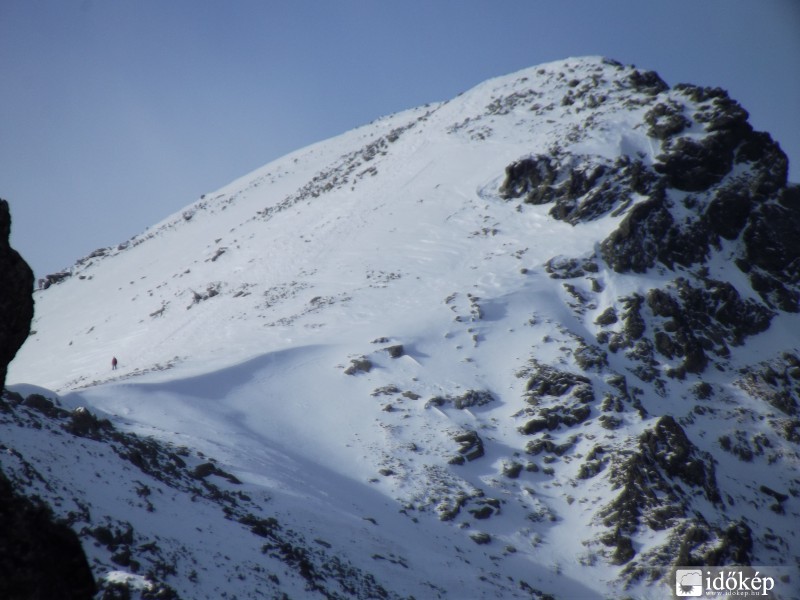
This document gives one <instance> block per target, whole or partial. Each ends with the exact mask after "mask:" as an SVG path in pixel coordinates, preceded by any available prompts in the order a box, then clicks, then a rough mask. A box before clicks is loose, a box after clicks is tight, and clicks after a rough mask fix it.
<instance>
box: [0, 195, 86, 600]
mask: <svg viewBox="0 0 800 600" xmlns="http://www.w3.org/2000/svg"><path fill="white" fill-rule="evenodd" d="M10 233H11V215H10V212H9V208H8V202H6V201H5V200H0V276H2V284H0V391H2V389H3V386H4V384H5V377H6V370H7V368H8V363H10V362H11V360H12V359H13V358H14V355H15V354H16V353H17V350H19V348H20V346H22V343H23V342H24V341H25V339H26V338H27V337H28V334H29V333H30V327H31V320H32V319H33V272H32V271H31V269H30V267H29V266H28V264H27V263H26V262H25V261H24V260H23V259H22V257H20V255H19V254H18V253H17V252H16V251H15V250H14V249H12V248H11V246H10V245H9V243H8V237H9V234H10ZM0 402H2V401H0ZM25 402H26V404H25V405H26V406H28V407H30V408H32V409H33V410H36V411H39V412H41V413H43V414H48V415H49V414H52V413H54V412H55V411H56V407H55V406H54V405H53V403H52V402H50V401H49V400H47V399H46V398H44V397H42V396H38V395H32V396H30V397H29V398H28V399H26V401H25ZM94 592H95V583H94V578H93V576H92V572H91V570H90V569H89V564H88V562H87V560H86V556H85V555H84V553H83V549H82V548H81V543H80V540H79V539H78V536H77V535H76V534H75V532H74V531H72V530H71V529H70V528H69V527H67V526H66V525H64V524H62V523H57V522H56V521H55V520H54V518H53V515H52V513H51V512H50V509H49V508H48V507H47V505H45V504H43V503H41V502H39V501H36V500H33V499H30V498H27V497H25V496H21V495H18V494H16V493H15V492H14V489H13V487H12V485H11V482H10V481H9V480H8V479H7V478H6V476H5V475H4V474H3V473H2V471H0V597H2V598H7V599H8V600H23V599H29V598H64V599H65V600H73V599H74V600H79V599H83V598H87V599H88V598H91V597H92V596H93V595H94Z"/></svg>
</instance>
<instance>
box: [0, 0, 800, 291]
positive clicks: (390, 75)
mask: <svg viewBox="0 0 800 600" xmlns="http://www.w3.org/2000/svg"><path fill="white" fill-rule="evenodd" d="M581 55H603V56H608V57H610V58H614V59H616V60H619V61H621V62H623V63H626V64H635V65H636V66H638V67H640V68H645V69H652V70H655V71H657V72H658V73H659V74H660V75H661V76H662V77H663V78H664V79H665V80H666V81H667V83H669V84H675V83H678V82H690V83H696V84H700V85H710V86H720V87H723V88H725V89H727V90H728V91H729V92H730V93H731V95H732V96H733V97H734V98H735V99H737V100H738V101H739V102H740V103H741V104H742V105H743V106H744V107H745V108H746V109H747V110H748V111H749V112H750V115H751V123H752V124H753V125H754V127H755V128H756V129H759V130H765V131H769V132H770V133H771V134H772V136H773V137H774V138H775V139H776V140H778V142H779V143H780V144H781V146H782V147H783V149H784V151H785V152H786V153H787V154H788V155H789V159H790V165H791V166H790V169H791V171H790V178H791V179H792V180H793V181H800V0H746V1H745V0H703V1H697V0H670V1H663V2H656V1H654V0H652V1H651V0H647V1H643V0H630V1H628V0H625V1H623V0H606V1H598V0H586V1H579V0H553V1H544V0H541V1H537V0H525V1H523V0H402V1H401V0H397V1H391V0H373V1H367V0H338V1H334V0H281V1H278V0H227V1H224V0H207V1H203V0H0V75H2V79H1V80H0V81H2V88H0V197H2V198H5V199H7V200H9V202H10V203H11V210H12V217H13V219H14V223H13V233H12V243H13V244H14V246H15V247H16V248H17V249H18V250H19V251H20V252H21V253H22V254H23V256H24V257H25V258H26V259H27V260H28V262H29V263H30V264H31V265H32V266H33V268H34V270H35V271H36V273H37V276H40V277H41V276H43V275H45V274H47V273H51V272H54V271H56V270H59V269H61V268H64V267H68V266H69V265H71V264H72V263H73V262H74V261H75V260H76V259H78V258H80V257H81V256H84V255H86V254H88V253H89V252H91V251H92V250H94V249H96V248H100V247H104V246H110V245H114V244H117V243H119V242H122V241H124V240H126V239H128V238H130V237H131V236H133V235H135V234H137V233H141V232H142V231H143V230H144V229H146V228H147V227H148V226H149V225H152V224H154V223H156V222H158V221H160V220H161V219H163V218H164V217H166V216H167V215H169V214H171V213H172V212H175V211H176V210H179V209H180V208H182V207H183V206H185V205H187V204H189V203H191V202H193V201H195V200H196V199H197V198H199V196H200V195H201V194H204V193H207V192H212V191H214V190H215V189H217V188H219V187H221V186H223V185H225V184H227V183H229V182H230V181H231V180H233V179H235V178H237V177H240V176H242V175H244V174H246V173H247V172H249V171H251V170H253V169H255V168H257V167H260V166H262V165H264V164H266V163H267V162H269V161H271V160H273V159H275V158H277V157H279V156H281V155H283V154H286V153H287V152H290V151H292V150H295V149H298V148H300V147H303V146H305V145H308V144H310V143H313V142H316V141H320V140H322V139H325V138H327V137H330V136H333V135H336V134H339V133H342V132H344V131H347V130H348V129H351V128H353V127H356V126H358V125H362V124H365V123H367V122H369V121H371V120H373V119H374V118H376V117H379V116H382V115H385V114H389V113H392V112H396V111H398V110H403V109H406V108H411V107H414V106H418V105H421V104H425V103H427V102H435V101H439V100H447V99H449V98H452V97H453V96H455V95H456V94H458V93H460V92H462V91H465V90H467V89H469V88H470V87H472V86H473V85H476V84H478V83H480V82H481V81H483V80H485V79H488V78H490V77H494V76H498V75H504V74H507V73H510V72H513V71H516V70H518V69H522V68H525V67H528V66H532V65H536V64H539V63H542V62H547V61H551V60H556V59H562V58H567V57H570V56H581Z"/></svg>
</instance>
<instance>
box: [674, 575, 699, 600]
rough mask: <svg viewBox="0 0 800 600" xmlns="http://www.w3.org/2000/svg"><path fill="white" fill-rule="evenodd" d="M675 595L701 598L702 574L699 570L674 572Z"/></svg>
mask: <svg viewBox="0 0 800 600" xmlns="http://www.w3.org/2000/svg"><path fill="white" fill-rule="evenodd" d="M675 593H676V594H677V595H678V596H693V597H699V596H702V595H703V573H702V572H701V571H700V570H699V569H691V570H687V569H678V570H677V571H676V572H675Z"/></svg>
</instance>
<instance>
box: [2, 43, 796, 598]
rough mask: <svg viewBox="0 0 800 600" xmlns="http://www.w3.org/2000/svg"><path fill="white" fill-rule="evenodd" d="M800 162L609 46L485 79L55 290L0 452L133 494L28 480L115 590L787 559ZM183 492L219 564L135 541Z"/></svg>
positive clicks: (662, 573) (92, 261) (205, 202)
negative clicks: (41, 398) (116, 476)
mask: <svg viewBox="0 0 800 600" xmlns="http://www.w3.org/2000/svg"><path fill="white" fill-rule="evenodd" d="M787 173H788V160H787V157H786V156H785V155H784V153H783V152H782V151H781V149H780V147H779V146H778V144H777V143H776V142H775V141H774V140H773V139H772V138H771V137H770V135H769V134H767V133H763V132H757V131H754V130H753V128H752V127H751V125H750V124H749V123H748V114H747V112H746V111H745V109H744V108H742V107H741V106H740V105H739V104H738V103H737V102H736V101H735V100H733V99H732V98H730V97H729V95H728V94H727V93H726V92H725V91H723V90H721V89H719V88H707V87H700V86H696V85H690V84H678V85H674V86H672V87H671V86H669V85H668V84H667V83H665V82H664V81H663V80H662V79H661V78H660V77H659V76H658V75H657V74H656V73H654V72H650V71H642V70H638V69H636V68H634V67H630V66H623V65H621V64H619V63H617V62H615V61H611V60H607V59H602V58H596V57H587V58H576V59H567V60H564V61H559V62H555V63H548V64H545V65H540V66H537V67H532V68H530V69H526V70H524V71H521V72H519V73H515V74H512V75H508V76H505V77H500V78H497V79H493V80H490V81H487V82H485V83H483V84H481V85H479V86H477V87H475V88H474V89H472V90H469V91H468V92H465V93H464V94H461V95H460V96H458V97H457V98H454V99H453V100H450V101H448V102H443V103H439V104H431V105H426V106H424V107H420V108H417V109H412V110H409V111H405V112H402V113H398V114H396V115H392V116H389V117H385V118H382V119H378V120H377V121H375V122H373V123H370V124H369V125H366V126H364V127H361V128H358V129H356V130H353V131H351V132H348V133H345V134H343V135H341V136H339V137H336V138H332V139H330V140H327V141H324V142H320V143H318V144H315V145H313V146H310V147H308V148H305V149H302V150H299V151H297V152H295V153H292V154H290V155H288V156H286V157H284V158H282V159H280V160H278V161H275V162H273V163H270V164H268V165H266V166H265V167H263V168H262V169H259V170H257V171H255V172H253V173H251V174H249V175H247V176H245V177H243V178H241V179H239V180H237V181H235V182H233V183H231V184H230V185H229V186H226V187H225V188H222V189H221V190H219V191H217V192H215V193H213V194H208V195H206V196H204V197H203V198H201V199H200V200H198V201H197V202H195V203H194V204H191V205H189V206H187V207H186V208H185V209H184V210H182V211H180V212H179V213H177V214H175V215H173V216H171V217H169V218H167V219H165V220H164V221H163V222H162V223H160V224H157V225H155V226H154V227H152V228H151V229H149V230H148V231H146V232H144V233H143V234H141V235H138V236H135V237H134V238H132V239H131V240H128V241H127V242H124V243H121V244H120V245H118V246H116V247H111V248H102V249H98V250H97V251H95V252H93V253H92V254H91V255H90V256H87V257H85V258H83V259H81V260H79V261H78V262H77V263H76V264H75V265H73V266H72V267H71V268H70V269H67V270H64V271H62V272H59V273H55V274H52V275H49V276H47V277H45V278H43V279H42V280H41V281H40V282H39V288H40V290H39V291H38V292H37V293H36V298H37V313H36V317H35V322H34V330H35V331H34V332H33V333H32V334H31V337H30V338H29V340H28V342H27V343H26V345H25V346H24V347H23V349H22V351H21V352H20V354H19V357H18V358H17V360H16V361H15V363H13V364H12V368H11V371H10V381H11V382H12V383H23V382H25V383H33V384H38V385H42V386H44V387H46V388H49V389H52V390H54V392H53V397H52V398H51V399H50V400H49V401H48V402H49V404H47V405H42V404H40V406H45V408H47V410H36V409H35V408H31V407H30V403H28V404H27V405H26V401H24V399H23V398H22V396H18V397H16V401H14V402H8V403H6V404H5V406H8V407H9V408H8V412H5V413H0V419H2V425H3V427H4V428H6V429H7V433H4V434H3V439H4V440H11V442H4V443H6V445H8V446H10V447H15V445H14V443H13V441H14V439H15V435H17V436H22V434H19V433H18V432H19V431H21V430H22V429H26V428H27V429H31V430H35V432H36V433H35V435H36V436H39V437H38V438H36V439H38V440H39V441H38V442H36V444H33V443H32V442H31V443H30V444H29V445H27V446H24V445H23V444H22V443H21V442H20V445H19V447H18V448H17V451H18V452H19V453H20V455H21V456H27V455H28V454H29V453H35V452H39V450H35V448H43V447H47V444H53V445H58V444H62V443H67V442H65V441H64V440H65V439H74V440H76V441H74V442H70V444H71V445H70V446H69V447H70V448H71V449H72V450H74V449H76V448H77V447H78V445H82V447H84V448H88V447H89V446H86V444H87V443H89V442H87V441H86V440H91V444H93V445H92V446H91V447H92V448H95V450H93V452H95V454H96V455H97V456H101V455H102V456H103V457H104V458H102V461H105V462H98V463H97V465H105V466H95V467H93V468H95V469H109V468H111V469H115V470H116V469H119V470H120V471H125V472H129V473H131V474H130V475H129V476H128V479H130V480H131V483H130V484H129V485H128V487H129V488H130V489H129V493H128V496H125V495H124V493H123V492H119V494H120V496H119V500H118V504H117V505H115V504H114V503H113V502H112V503H109V502H107V500H106V498H105V497H104V496H103V492H102V491H93V486H90V488H88V489H80V490H79V489H77V488H75V487H70V486H71V485H72V484H70V483H69V482H68V480H67V479H59V480H58V481H57V482H55V481H53V480H49V481H50V486H51V488H52V489H53V490H61V491H60V492H58V494H57V493H56V492H52V493H51V494H50V495H49V496H48V494H47V493H45V492H43V491H42V486H41V485H38V484H37V485H38V487H35V489H36V490H38V491H37V493H39V494H43V496H44V497H45V499H48V498H49V501H50V502H54V503H56V504H57V505H59V506H60V508H56V509H55V510H56V512H58V510H62V511H63V512H67V513H68V514H69V515H70V524H71V525H72V527H73V528H74V529H75V530H76V531H77V532H78V533H79V535H80V536H81V537H82V539H83V540H84V545H85V546H86V547H87V553H88V554H89V555H90V557H91V561H92V566H93V570H94V574H95V578H96V579H97V580H98V583H99V586H100V588H101V594H102V593H103V591H102V590H105V591H106V593H109V594H110V593H111V591H114V593H121V592H119V590H120V589H121V588H122V587H125V588H126V590H127V593H141V594H146V593H149V592H148V591H147V590H152V589H162V590H169V593H170V594H172V596H171V597H180V598H216V597H219V594H220V593H221V590H225V591H226V593H231V594H236V596H237V597H239V598H257V597H262V596H261V595H262V594H263V595H266V596H269V597H280V594H287V595H288V596H290V597H302V594H308V597H328V598H331V597H335V598H345V597H347V598H350V597H355V598H367V597H385V598H395V597H397V598H400V597H417V598H420V597H440V598H444V597H475V598H484V597H486V598H488V597H499V596H502V597H509V598H512V597H518V598H562V597H563V598H568V597H582V598H591V597H597V598H603V597H608V596H611V595H613V596H617V597H625V596H626V595H627V596H628V597H631V598H664V597H672V595H671V593H672V592H671V591H670V587H671V586H672V583H673V579H672V577H673V572H674V569H675V568H677V567H679V566H715V565H723V566H724V565H767V566H770V565H773V566H777V565H780V566H781V567H782V568H784V569H796V568H797V567H798V564H797V563H798V561H800V538H799V537H798V536H799V535H800V532H797V531H796V528H794V527H793V526H792V524H793V523H794V522H796V521H797V519H798V517H800V479H798V477H797V473H796V464H797V460H798V458H800V453H799V452H800V414H799V413H800V406H799V405H798V398H799V397H800V396H799V395H800V348H798V338H797V332H798V331H800V236H798V235H797V232H798V231H800V186H799V185H797V184H791V183H789V182H788V181H787ZM54 352H57V353H58V356H59V360H58V361H53V360H52V356H53V353H54ZM112 355H115V356H119V357H120V365H121V366H120V368H119V369H118V370H114V371H111V370H110V369H109V367H108V365H107V362H108V360H110V357H111V356H112ZM12 388H13V386H12ZM55 392H58V393H60V394H61V396H58V397H56V395H55ZM26 406H27V407H26ZM20 411H21V412H20ZM76 411H78V412H76ZM90 411H95V412H97V411H100V412H102V413H103V415H104V417H107V418H108V419H107V420H106V421H102V420H98V419H97V418H96V417H95V416H94V414H93V412H90ZM23 412H24V413H25V415H26V416H25V418H22V417H21V416H20V415H22V413H23ZM10 414H16V415H17V416H16V417H14V418H11V417H10V416H8V415H10ZM86 415H89V416H88V417H87V416H86ZM87 419H88V421H91V423H93V424H94V425H93V426H92V427H90V428H88V429H87V428H84V427H78V426H76V425H75V423H81V422H84V421H86V420H87ZM88 421H87V422H88ZM34 422H38V423H39V424H38V425H33V424H32V423H34ZM99 423H105V424H104V425H99ZM207 423H211V425H207ZM56 431H58V432H60V433H59V434H58V435H55V434H54V432H56ZM15 432H17V433H15ZM48 432H49V433H48ZM143 432H146V433H148V435H150V437H141V436H143V435H144V433H143ZM25 435H26V436H31V435H34V434H33V433H28V434H25ZM20 439H21V437H20ZM25 439H28V438H27V437H26V438H25ZM42 440H46V441H42ZM23 446H24V447H23ZM101 449H102V450H101ZM215 454H216V456H215ZM93 456H94V455H93ZM209 456H212V457H213V458H209ZM28 460H31V461H32V460H35V459H34V458H33V457H31V458H29V459H28ZM41 460H50V459H48V458H41ZM92 460H95V459H92ZM96 460H98V461H100V460H101V459H100V458H96ZM114 461H117V462H114ZM0 464H2V465H3V466H4V469H5V470H7V471H8V472H10V473H11V474H10V478H11V479H12V481H15V482H16V483H17V484H18V485H19V486H20V487H21V488H26V487H27V488H30V487H31V486H32V485H33V484H32V483H31V482H32V481H33V480H32V479H31V478H30V477H29V476H25V473H24V471H25V470H24V469H23V468H22V467H21V466H20V465H24V464H27V463H26V462H25V461H24V460H22V459H20V460H19V461H17V462H16V463H14V461H10V462H9V459H6V458H2V459H0ZM117 464H119V465H122V466H113V465H117ZM14 465H17V466H16V467H15V466H14ZM109 465H112V466H109ZM287 465H292V467H291V468H289V467H287ZM15 469H16V471H15ZM53 471H57V469H53ZM15 473H16V476H15V475H14V474H15ZM15 477H16V478H15ZM52 477H53V478H57V477H58V475H57V473H55V472H54V473H53V474H52ZM134 480H135V481H134ZM123 481H124V480H120V481H118V482H117V483H116V484H115V485H117V486H118V487H119V489H125V486H126V484H125V483H124V482H123ZM212 481H214V482H215V483H213V484H212V483H211V482H212ZM345 481H346V482H347V483H345ZM353 482H355V483H353ZM97 485H98V486H100V487H102V486H101V484H100V483H97ZM350 486H356V487H350ZM64 490H69V491H68V492H64ZM145 490H146V491H145ZM309 490H313V491H309ZM59 494H60V495H59ZM64 494H66V496H69V497H72V498H73V502H75V503H77V505H78V506H82V507H84V508H85V510H78V509H75V508H73V509H71V510H70V509H68V508H65V507H64V505H62V504H60V502H61V501H59V502H56V501H55V498H56V497H58V498H61V497H62V496H64ZM319 494H322V495H324V497H325V500H324V503H323V505H321V506H324V508H317V509H312V508H308V509H307V510H306V509H304V508H301V507H302V506H305V505H306V503H307V504H308V505H309V506H317V504H315V502H316V501H317V500H316V498H317V497H318V495H319ZM187 495H188V496H189V497H191V498H192V500H191V502H192V503H195V502H196V503H197V504H198V505H200V504H202V514H203V515H204V517H203V518H204V519H205V520H206V521H205V523H207V524H208V523H217V521H214V520H213V519H214V518H216V517H214V516H213V515H222V516H223V519H224V521H221V522H220V524H218V525H209V526H208V529H209V533H208V537H202V538H201V539H202V540H203V542H202V543H203V545H205V543H206V542H208V541H212V540H213V543H214V544H218V545H219V548H220V551H219V552H218V553H217V554H215V555H212V554H210V553H208V552H206V550H205V548H203V549H200V548H199V547H198V546H197V543H196V540H198V535H197V533H196V531H197V530H198V529H197V528H196V527H195V522H194V521H191V522H190V521H187V524H186V528H185V531H182V530H181V529H180V527H178V528H177V529H176V530H174V531H173V530H171V531H170V533H169V534H162V533H160V532H159V530H158V528H157V527H156V526H155V525H153V524H152V523H151V521H150V518H151V517H150V516H148V513H152V514H155V515H158V514H161V513H165V512H169V511H171V510H176V509H175V508H174V507H175V506H178V503H180V502H184V501H185V500H186V497H187ZM267 496H268V498H267ZM296 496H299V497H302V498H304V499H305V500H304V502H300V503H298V502H297V501H296V500H295V497H296ZM259 498H266V499H265V500H263V502H260V501H259V500H258V499H259ZM354 498H357V499H358V500H354ZM374 498H380V501H379V500H375V499H374ZM357 502H360V503H362V504H354V503H357ZM67 504H68V503H67ZM131 506H133V507H135V508H134V509H133V512H132V513H131V514H128V513H126V511H128V510H129V507H131ZM181 506H185V505H181ZM353 506H357V508H353ZM367 507H368V508H367ZM198 510H200V509H199V508H198ZM137 511H140V512H138V513H137ZM303 511H305V512H303ZM354 511H355V512H358V511H361V512H362V513H363V514H364V516H363V519H361V520H360V521H359V522H358V524H357V525H354V524H353V522H352V521H351V520H348V519H350V518H351V517H352V513H353V512H354ZM301 512H302V514H303V516H302V517H301V516H300V513H301ZM215 528H216V530H217V531H218V532H222V531H223V530H224V531H225V532H227V533H226V535H228V536H230V535H233V534H231V532H232V531H234V532H235V531H239V530H241V534H240V536H238V537H237V542H236V544H237V545H236V548H235V551H234V550H233V549H231V548H232V544H233V543H232V542H230V541H226V539H224V538H223V537H220V535H221V533H220V534H219V535H217V536H216V537H215V536H214V534H213V532H212V530H214V529H215ZM237 528H238V529H237ZM106 530H108V531H118V532H122V531H129V534H126V537H125V540H124V543H122V542H119V541H115V538H114V536H113V535H111V536H110V537H109V536H108V535H105V533H106ZM322 531H324V532H325V533H324V535H323V534H322V533H320V532H322ZM98 532H99V533H98ZM204 535H205V534H204ZM106 538H108V539H106ZM192 540H195V542H194V543H193V541H192ZM251 546H252V550H248V548H250V547H251ZM121 547H124V551H125V552H124V556H122V557H120V548H121ZM226 553H227V554H226ZM119 571H124V572H126V573H127V574H128V575H127V576H126V577H128V578H127V579H125V578H124V577H123V578H121V579H120V577H119V576H118V575H116V576H114V577H112V576H110V575H109V573H112V572H113V573H117V572H119ZM142 573H146V574H147V582H146V583H142V584H141V586H140V587H139V588H136V585H134V584H135V583H136V582H137V581H138V580H137V579H136V577H137V576H138V575H140V574H142ZM121 582H122V583H121ZM787 582H788V583H787ZM783 584H784V585H785V587H784V590H783V593H784V594H785V597H787V598H788V597H796V596H792V595H791V594H792V593H794V592H793V591H791V590H795V589H797V587H796V586H797V585H798V581H797V573H796V571H793V572H791V573H787V574H786V578H785V579H784V580H783ZM126 586H127V587H126ZM148 586H150V587H148ZM158 586H160V588H159V587H158ZM792 586H794V587H792ZM136 590H143V591H139V592H137V591H136ZM298 590H302V591H298ZM165 593H166V592H165ZM297 594H301V596H297ZM109 597H112V596H109ZM113 597H116V596H113ZM143 597H144V596H143Z"/></svg>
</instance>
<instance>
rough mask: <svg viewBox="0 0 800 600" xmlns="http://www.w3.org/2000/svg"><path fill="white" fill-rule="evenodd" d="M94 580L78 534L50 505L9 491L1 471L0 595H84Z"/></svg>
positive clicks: (23, 599) (10, 598) (12, 598)
mask: <svg viewBox="0 0 800 600" xmlns="http://www.w3.org/2000/svg"><path fill="white" fill-rule="evenodd" d="M94 592H95V583H94V578H93V577H92V572H91V571H90V570H89V564H88V562H87V560H86V556H85V555H84V553H83V549H82V548H81V543H80V541H79V540H78V536H77V535H76V534H75V532H74V531H72V530H71V529H70V528H69V527H67V526H66V525H63V524H60V523H56V522H55V521H54V519H53V515H52V513H51V512H50V509H49V508H48V507H47V506H46V505H44V504H42V503H40V502H36V501H34V500H31V499H29V498H26V497H24V496H20V495H17V494H15V493H14V490H13V488H12V485H11V482H9V480H8V479H7V478H6V477H5V475H3V473H2V472H0V597H2V598H5V599H7V600H28V599H31V598H63V599H64V600H80V599H88V598H92V597H93V596H94Z"/></svg>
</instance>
